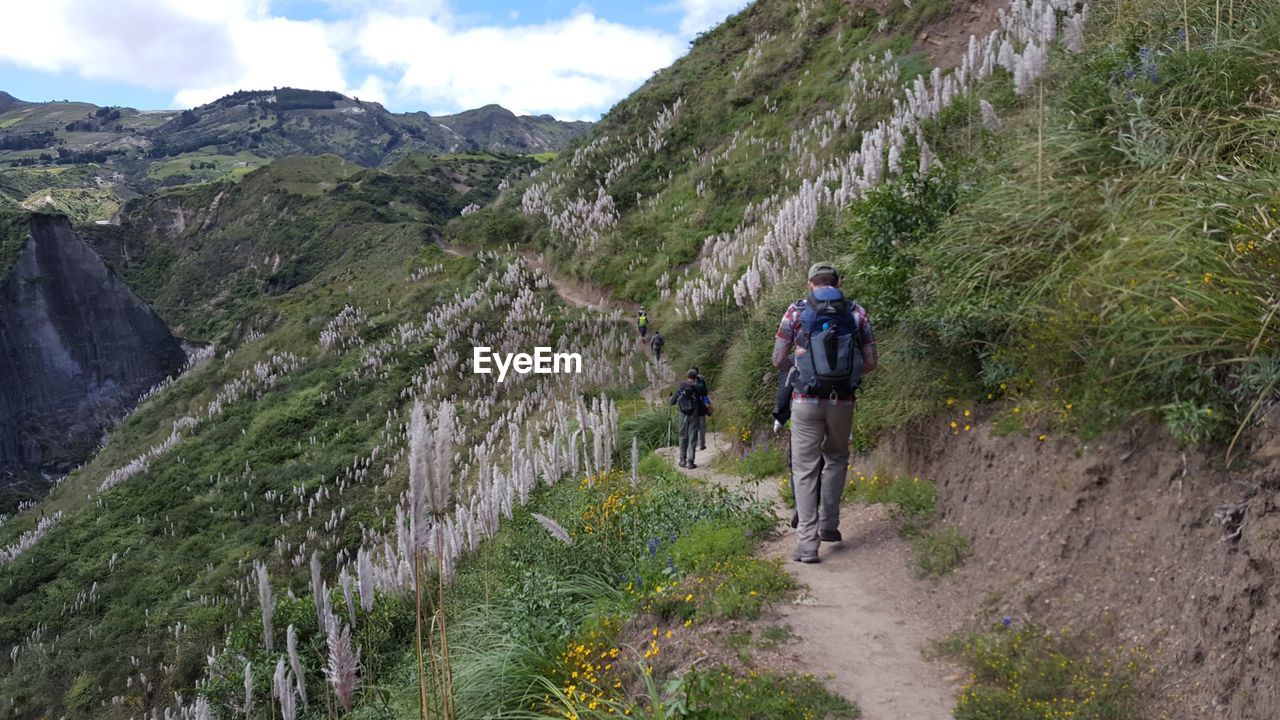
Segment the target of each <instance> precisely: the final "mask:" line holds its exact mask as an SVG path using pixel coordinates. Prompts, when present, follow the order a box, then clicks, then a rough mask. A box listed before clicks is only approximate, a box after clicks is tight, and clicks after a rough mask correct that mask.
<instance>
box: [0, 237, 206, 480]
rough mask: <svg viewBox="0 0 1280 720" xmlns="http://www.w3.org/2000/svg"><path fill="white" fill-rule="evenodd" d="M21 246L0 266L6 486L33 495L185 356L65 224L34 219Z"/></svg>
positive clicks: (0, 448) (0, 433)
mask: <svg viewBox="0 0 1280 720" xmlns="http://www.w3.org/2000/svg"><path fill="white" fill-rule="evenodd" d="M9 226H10V232H11V234H12V232H13V231H14V230H15V224H14V223H9ZM16 229H17V230H18V231H19V232H20V230H21V226H20V225H18V226H17V228H16ZM19 243H20V244H17V243H13V244H14V245H16V246H17V252H16V254H14V255H12V259H11V261H10V262H0V273H3V274H0V486H3V487H4V488H6V489H8V490H11V491H16V492H18V493H20V494H29V493H32V492H36V491H38V490H39V488H40V484H41V482H40V481H41V478H42V477H47V476H50V475H56V474H60V473H63V472H65V471H67V470H69V469H70V468H71V467H72V466H74V465H75V464H76V463H77V462H79V461H80V460H81V459H83V458H84V457H85V456H86V455H87V453H88V452H89V451H90V450H91V449H92V448H93V447H94V446H95V445H96V444H97V442H98V440H99V439H100V438H101V436H102V434H103V432H104V431H105V430H106V429H108V428H109V427H110V425H111V424H112V422H113V421H114V420H116V419H118V418H120V417H121V416H122V415H123V414H124V413H125V412H127V411H128V410H129V408H131V407H132V406H133V404H134V403H135V402H136V401H137V399H138V397H139V396H140V395H141V394H142V393H144V392H146V390H147V389H148V388H150V387H151V386H152V385H154V384H156V383H157V382H159V381H161V380H163V379H164V378H165V376H166V375H169V374H173V373H176V372H178V370H180V369H181V367H182V365H183V362H184V361H185V355H184V353H183V351H182V347H181V346H180V345H179V343H178V341H177V340H176V339H175V338H174V336H173V334H172V333H171V332H170V331H169V328H168V327H167V326H166V325H165V324H164V322H163V321H161V320H160V318H158V317H157V316H156V315H155V313H153V312H152V311H151V308H150V307H148V306H147V304H146V303H145V302H143V301H142V300H141V299H140V298H139V297H138V296H137V295H135V294H134V293H133V291H132V290H130V289H129V287H128V286H127V285H125V283H124V282H123V281H122V280H120V278H118V277H117V276H116V274H115V273H114V272H112V271H111V270H110V269H108V268H107V266H106V265H105V264H104V263H103V262H102V260H101V258H99V257H98V255H97V254H96V253H94V251H93V250H92V249H91V248H90V247H89V246H88V245H86V244H85V243H84V242H83V241H82V240H81V239H80V238H79V237H78V236H77V235H76V234H75V232H74V231H73V230H72V228H71V224H70V223H69V221H68V220H67V219H66V218H65V217H63V216H60V215H41V214H33V215H31V216H30V220H29V223H28V224H27V233H26V238H25V241H21V240H20V241H19ZM6 266H8V269H7V270H5V267H6Z"/></svg>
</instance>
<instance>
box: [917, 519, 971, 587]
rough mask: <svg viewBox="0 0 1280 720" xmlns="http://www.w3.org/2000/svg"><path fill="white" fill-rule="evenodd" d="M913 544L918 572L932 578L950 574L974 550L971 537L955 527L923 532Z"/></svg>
mask: <svg viewBox="0 0 1280 720" xmlns="http://www.w3.org/2000/svg"><path fill="white" fill-rule="evenodd" d="M912 545H913V546H914V548H915V552H916V572H917V573H919V574H920V575H921V576H922V577H930V578H940V577H942V576H943V575H949V574H950V573H951V571H953V570H955V569H956V566H957V565H959V564H960V563H961V562H962V561H963V560H964V559H965V558H966V557H968V556H969V555H970V554H971V553H972V552H973V549H972V547H971V546H970V545H969V539H968V538H966V537H965V536H964V535H962V534H961V533H960V531H959V530H957V529H955V528H953V527H944V528H942V529H941V530H938V531H934V532H923V533H921V534H920V535H918V536H917V537H916V538H915V539H914V540H913V541H912Z"/></svg>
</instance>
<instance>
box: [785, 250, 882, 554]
mask: <svg viewBox="0 0 1280 720" xmlns="http://www.w3.org/2000/svg"><path fill="white" fill-rule="evenodd" d="M839 285H840V277H839V274H838V273H837V272H836V269H835V266H833V265H831V264H830V263H815V264H814V265H813V266H812V267H811V268H809V291H810V292H813V290H814V289H816V288H823V287H826V288H837V287H839ZM804 303H805V301H804V300H801V301H799V302H796V303H793V304H792V305H791V306H790V307H788V308H787V311H786V313H784V314H783V316H782V322H780V323H779V324H778V335H777V338H776V339H775V340H774V343H773V365H774V367H776V368H778V370H779V371H781V372H787V371H788V370H790V369H791V367H792V366H793V365H794V364H795V353H796V352H804V349H803V347H798V345H801V344H802V343H800V342H799V340H801V339H802V338H799V337H798V336H799V335H800V333H801V332H802V331H803V329H804V328H803V325H802V324H801V321H800V316H801V313H802V312H803V311H804ZM848 304H849V312H850V313H851V314H852V315H853V318H854V321H855V322H856V326H857V328H858V330H859V332H860V338H859V339H860V343H859V345H860V348H861V351H862V373H863V374H866V373H869V372H871V371H872V370H874V369H875V368H876V364H877V361H878V359H879V358H878V356H877V354H876V338H875V334H874V333H873V332H872V329H871V321H870V320H869V319H868V318H867V312H866V310H864V309H863V308H862V307H861V306H860V305H858V304H857V303H855V302H852V301H849V303H848ZM854 400H855V398H854V392H853V390H849V391H847V392H833V393H829V394H826V395H824V396H818V395H810V394H807V393H805V392H804V389H802V388H795V389H794V390H793V391H792V394H791V405H792V407H791V458H792V484H793V487H794V489H795V496H796V512H797V513H798V515H799V523H798V526H797V528H796V535H797V547H796V553H795V556H794V558H795V559H796V560H798V561H800V562H817V561H818V544H819V543H820V542H840V541H841V540H842V537H841V535H840V497H841V495H842V494H843V493H844V484H845V480H846V478H847V477H848V468H849V436H850V434H851V433H852V431H853V408H854Z"/></svg>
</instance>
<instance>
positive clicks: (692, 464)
mask: <svg viewBox="0 0 1280 720" xmlns="http://www.w3.org/2000/svg"><path fill="white" fill-rule="evenodd" d="M685 467H687V468H689V469H690V470H697V469H698V466H697V465H696V464H694V463H689V464H688V465H686V466H685Z"/></svg>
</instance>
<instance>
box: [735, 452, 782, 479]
mask: <svg viewBox="0 0 1280 720" xmlns="http://www.w3.org/2000/svg"><path fill="white" fill-rule="evenodd" d="M733 472H734V473H735V474H736V475H740V476H742V477H744V478H746V479H748V480H763V479H765V478H771V477H777V476H779V475H784V474H786V472H787V456H786V454H785V453H784V452H782V448H780V447H776V446H775V447H769V446H761V447H757V448H755V449H752V450H748V451H747V452H746V453H744V454H743V455H742V457H740V458H738V459H737V460H735V461H733Z"/></svg>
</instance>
